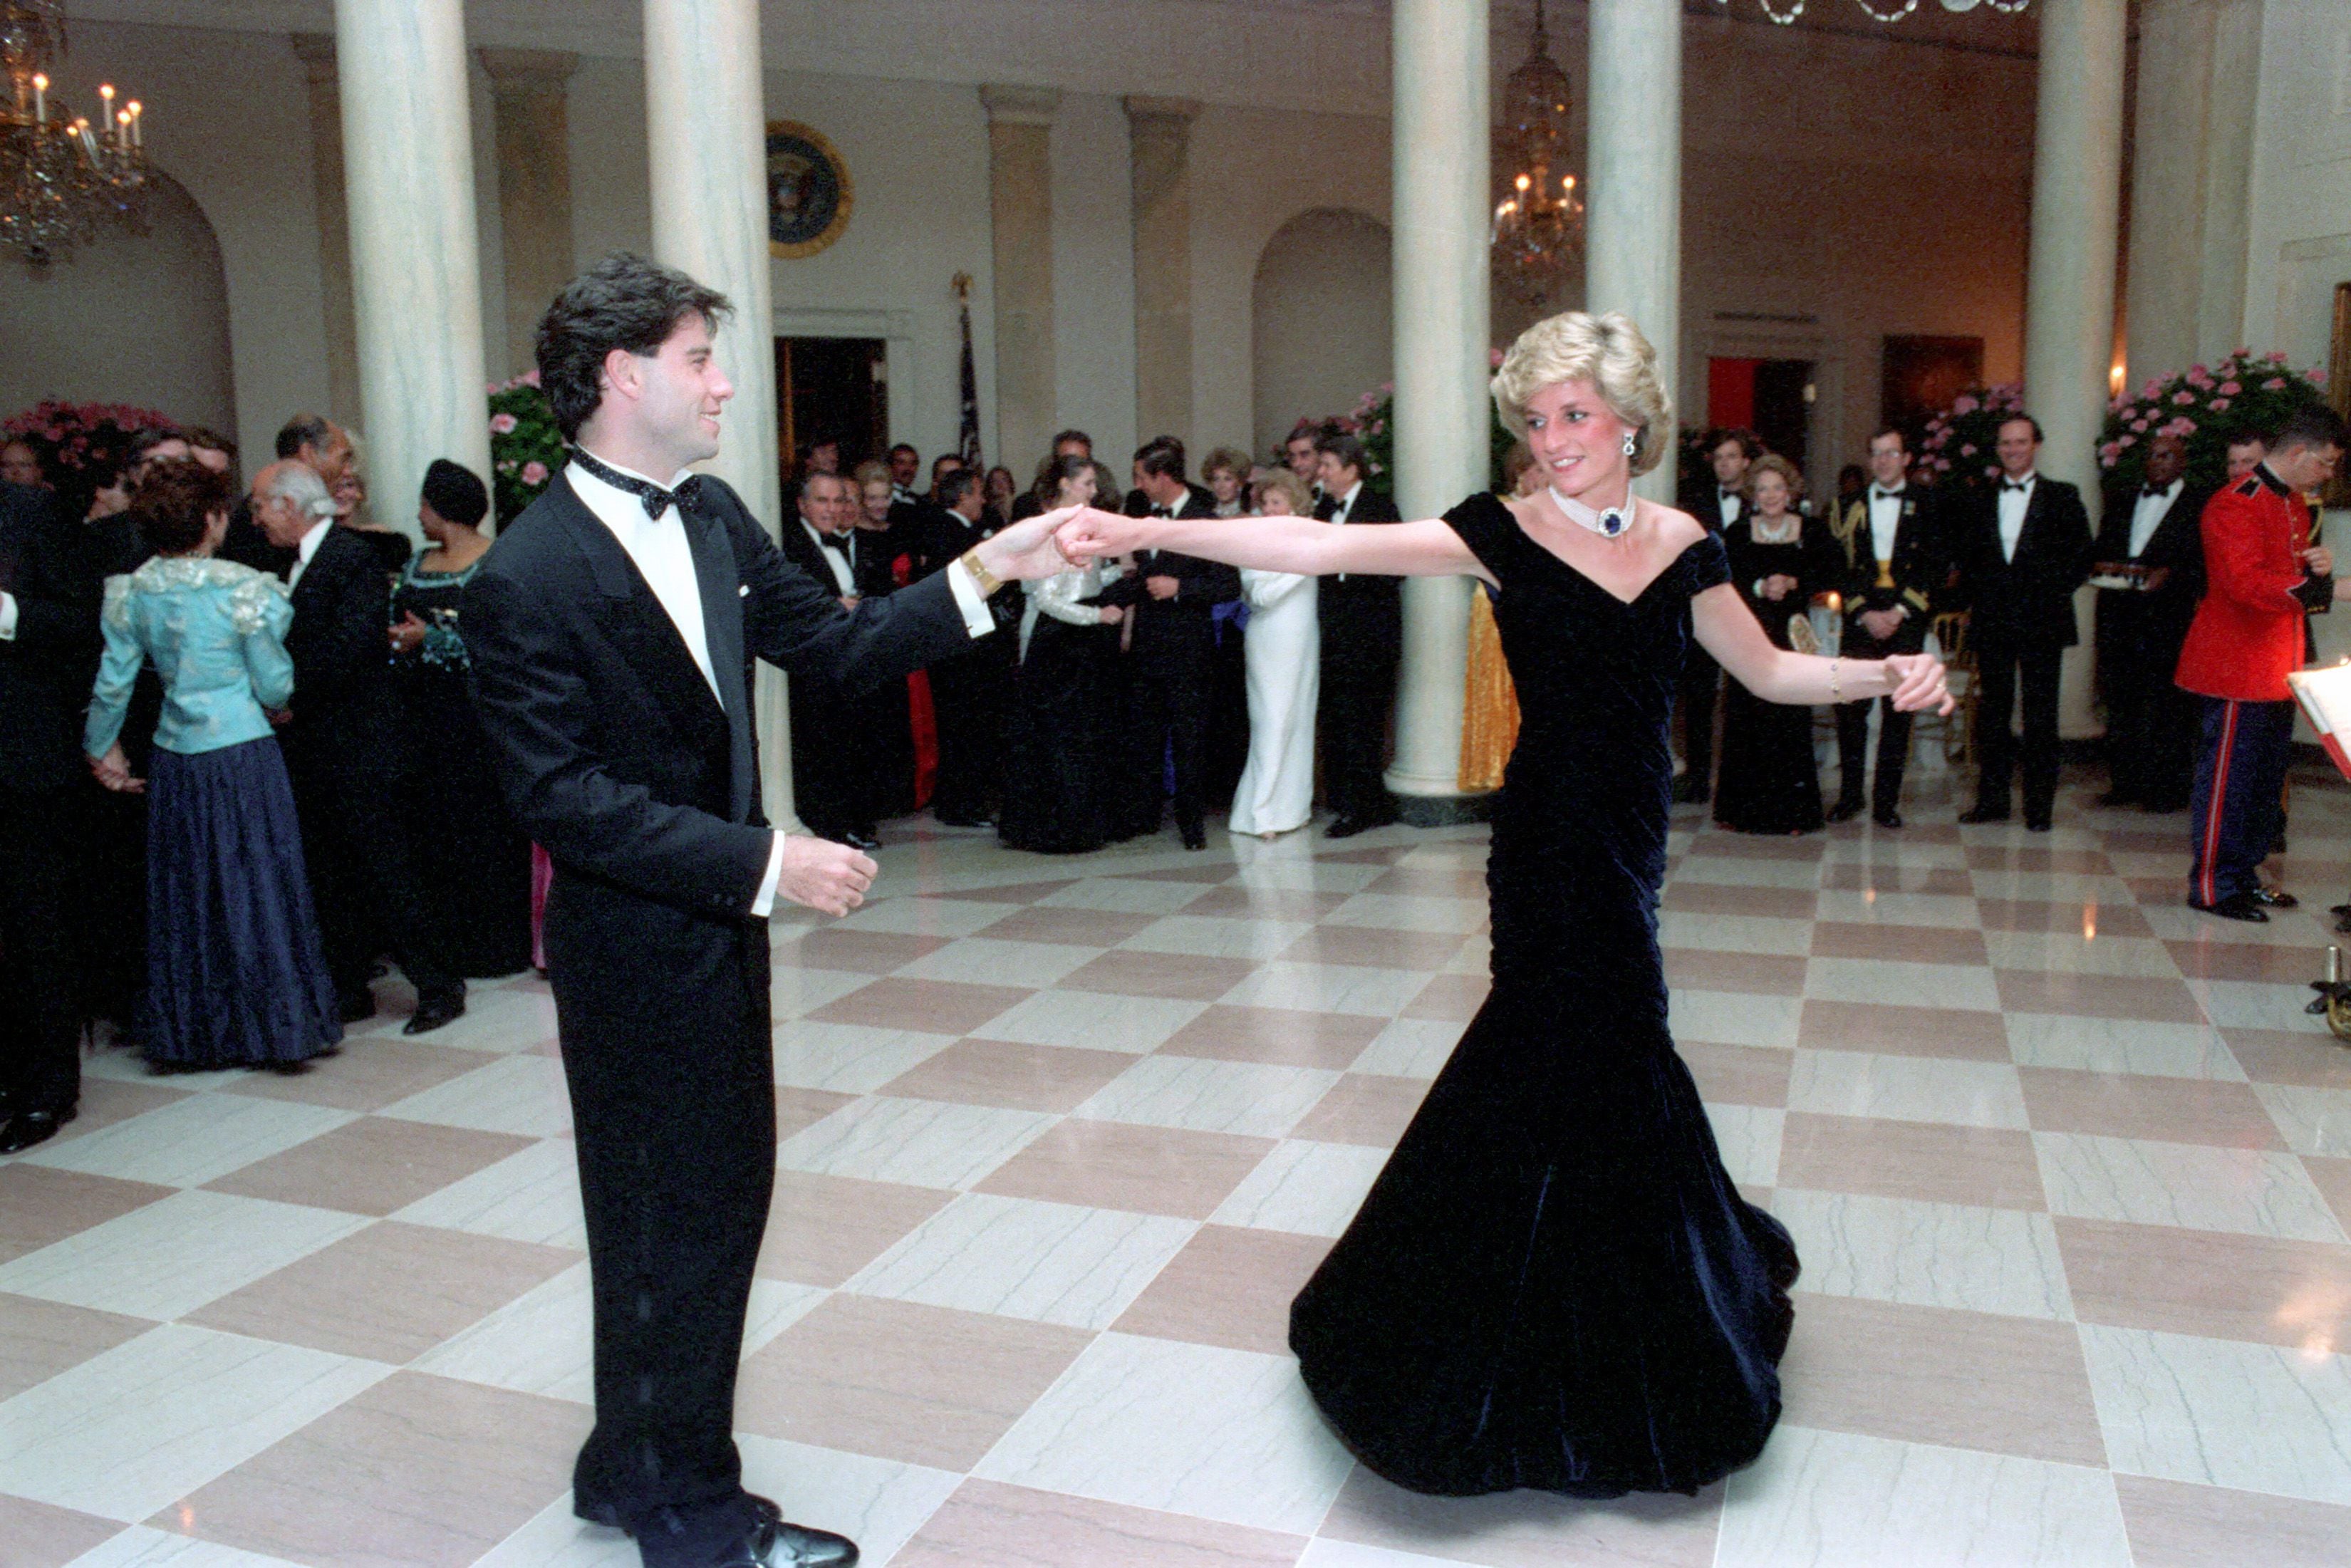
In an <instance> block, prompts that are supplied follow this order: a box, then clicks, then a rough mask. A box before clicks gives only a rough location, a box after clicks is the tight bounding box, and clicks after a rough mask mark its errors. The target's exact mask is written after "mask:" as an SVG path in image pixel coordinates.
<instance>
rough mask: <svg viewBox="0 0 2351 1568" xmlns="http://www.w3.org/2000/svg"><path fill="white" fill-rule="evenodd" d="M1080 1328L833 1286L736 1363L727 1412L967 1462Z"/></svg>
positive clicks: (1029, 1394) (812, 1439)
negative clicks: (732, 1404)
mask: <svg viewBox="0 0 2351 1568" xmlns="http://www.w3.org/2000/svg"><path fill="white" fill-rule="evenodd" d="M1092 1337H1093V1336H1092V1334H1090V1333H1086V1332H1084V1331H1082V1330H1079V1329H1070V1328H1061V1327H1059V1326H1057V1325H1055V1324H1052V1323H1038V1322H1022V1321H1020V1320H1019V1319H1016V1318H1002V1317H995V1316H992V1315H989V1314H987V1313H983V1312H958V1311H956V1310H955V1309H953V1308H949V1307H931V1306H923V1305H920V1304H918V1303H915V1302H912V1301H885V1300H883V1299H881V1298H879V1297H872V1296H848V1295H837V1296H834V1297H832V1298H831V1300H830V1301H826V1302H825V1303H824V1304H823V1305H821V1306H820V1307H818V1308H817V1309H816V1310H815V1311H814V1312H810V1313H809V1314H808V1316H806V1317H804V1318H802V1319H801V1320H800V1321H799V1322H796V1323H794V1324H793V1325H792V1326H791V1327H790V1328H789V1329H786V1330H785V1331H784V1332H783V1333H781V1334H779V1335H778V1336H777V1338H776V1339H775V1340H774V1342H773V1343H770V1344H768V1347H767V1348H766V1349H765V1350H762V1351H760V1352H759V1353H758V1354H756V1355H754V1356H752V1357H750V1358H749V1359H748V1360H747V1361H746V1362H745V1363H744V1364H743V1375H742V1381H741V1383H740V1385H739V1386H738V1388H737V1395H736V1419H737V1422H738V1423H739V1424H740V1425H741V1426H742V1427H743V1428H744V1429H745V1430H747V1431H750V1432H757V1433H759V1434H761V1435H763V1436H766V1437H788V1438H790V1439H791V1440H792V1441H794V1442H799V1443H813V1444H816V1445H818V1446H819V1447H821V1448H845V1449H847V1450H848V1451H849V1452H851V1453H854V1454H871V1455H872V1456H873V1457H875V1458H884V1459H900V1460H904V1461H905V1462H907V1463H910V1464H918V1465H934V1466H937V1467H939V1468H941V1469H952V1470H967V1469H970V1468H971V1467H972V1466H974V1465H976V1464H977V1463H978V1462H979V1460H980V1458H981V1457H982V1456H983V1455H985V1454H986V1453H987V1450H988V1449H989V1448H991V1447H992V1446H994V1444H995V1442H996V1440H997V1439H998V1437H1002V1436H1003V1435H1004V1434H1005V1432H1006V1431H1008V1429H1010V1427H1011V1426H1012V1424H1013V1423H1014V1422H1015V1421H1017V1420H1019V1418H1020V1416H1021V1414H1022V1413H1023V1412H1025V1411H1026V1410H1027V1409H1028V1408H1029V1406H1030V1405H1031V1404H1032V1403H1033V1402H1034V1401H1035V1400H1036V1398H1037V1396H1039V1395H1040V1394H1042V1393H1044V1392H1045V1390H1046V1389H1047V1388H1048V1387H1049V1386H1050V1385H1051V1384H1052V1382H1053V1380H1054V1379H1055V1378H1057V1377H1059V1376H1060V1375H1061V1373H1062V1371H1063V1370H1064V1369H1065V1368H1066V1367H1068V1365H1069V1364H1070V1363H1071V1362H1072V1361H1074V1360H1076V1359H1077V1356H1078V1353H1079V1352H1080V1351H1081V1350H1083V1349H1084V1348H1085V1346H1086V1344H1087V1343H1088V1342H1089V1341H1091V1340H1092Z"/></svg>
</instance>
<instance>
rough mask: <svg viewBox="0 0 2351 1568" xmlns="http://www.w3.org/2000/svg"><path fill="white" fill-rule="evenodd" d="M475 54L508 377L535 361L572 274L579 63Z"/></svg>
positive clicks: (505, 52) (540, 52)
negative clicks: (482, 94) (494, 154)
mask: <svg viewBox="0 0 2351 1568" xmlns="http://www.w3.org/2000/svg"><path fill="white" fill-rule="evenodd" d="M477 52H478V53H479V55H480V57H481V61H482V68H483V69H484V70H485V71H487V72H488V73H489V77H490V100H491V103H492V105H493V107H494V109H495V111H496V118H497V135H496V140H497V150H498V228H499V233H500V235H501V237H502V241H503V248H504V253H505V258H506V279H507V290H506V301H505V303H506V312H505V320H504V322H503V323H502V325H503V326H504V328H505V329H506V350H507V374H508V375H520V374H521V373H522V372H523V371H527V370H528V369H530V368H531V366H532V365H533V364H534V363H536V362H537V361H536V358H535V355H534V351H533V348H532V340H533V339H535V338H536V337H537V335H538V319H539V318H540V317H541V316H543V315H545V314H546V313H547V307H548V304H549V301H550V300H552V299H553V298H555V297H556V295H557V294H558V293H559V292H561V290H562V288H563V286H564V285H565V284H566V283H569V281H570V280H571V275H572V273H573V272H574V271H575V270H576V268H575V267H574V266H573V256H572V252H571V135H570V119H569V90H568V89H569V82H570V80H571V73H572V72H573V71H574V70H576V69H578V68H579V66H580V57H579V56H578V55H575V54H571V53H569V52H567V51H564V50H560V49H482V50H479V51H477Z"/></svg>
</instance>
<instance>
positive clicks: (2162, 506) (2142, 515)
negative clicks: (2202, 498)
mask: <svg viewBox="0 0 2351 1568" xmlns="http://www.w3.org/2000/svg"><path fill="white" fill-rule="evenodd" d="M2187 484H2188V481H2186V480H2185V479H2174V480H2173V481H2172V482H2171V483H2170V484H2168V485H2167V486H2164V487H2163V488H2162V489H2160V490H2158V491H2156V492H2155V493H2154V494H2152V495H2149V494H2148V493H2147V491H2146V490H2144V489H2142V490H2141V491H2139V493H2138V505H2137V506H2136V507H2132V508H2131V532H2130V559H2133V560H2137V559H2138V558H2139V557H2140V556H2141V555H2143V554H2145V553H2146V551H2147V541H2148V540H2149V539H2152V538H2155V530H2156V529H2158V528H2161V527H2163V519H2164V518H2166V517H2169V516H2170V515H2171V503H2172V502H2174V501H2177V500H2178V499H2179V492H2180V491H2181V490H2182V489H2184V488H2186V486H2187Z"/></svg>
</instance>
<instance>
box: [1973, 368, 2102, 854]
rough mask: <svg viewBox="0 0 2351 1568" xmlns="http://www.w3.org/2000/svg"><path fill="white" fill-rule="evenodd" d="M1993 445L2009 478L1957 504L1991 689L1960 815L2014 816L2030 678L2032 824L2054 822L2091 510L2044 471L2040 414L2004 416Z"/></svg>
mask: <svg viewBox="0 0 2351 1568" xmlns="http://www.w3.org/2000/svg"><path fill="white" fill-rule="evenodd" d="M1993 450H1994V452H1995V453H1996V454H1997V455H1999V458H2000V470H2001V473H2000V478H1999V479H1998V481H1996V482H1995V483H1993V484H1992V485H1991V486H1986V487H1985V488H1983V489H1981V490H1979V491H1977V492H1976V493H1974V494H1973V495H1970V496H1969V497H1967V498H1966V499H1965V500H1964V501H1961V502H1958V503H1955V504H1954V506H1953V508H1952V510H1951V512H1950V513H1949V517H1948V519H1947V524H1946V526H1947V527H1948V528H1949V531H1950V537H1951V559H1952V564H1953V565H1954V566H1955V567H1957V568H1958V570H1959V580H1958V597H1959V602H1960V603H1961V604H1963V605H1964V606H1966V608H1967V609H1968V612H1969V614H1968V643H1969V645H1970V647H1971V648H1973V649H1974V650H1975V655H1976V680H1977V683H1978V685H1979V689H1980V690H1981V691H1982V693H1983V700H1982V702H1981V704H1980V706H1978V707H1977V709H1976V748H1977V754H1978V755H1979V756H1980V758H1982V759H1983V765H1982V768H1981V770H1980V773H1979V775H1978V778H1977V781H1976V803H1975V807H1974V809H1973V810H1970V811H1968V812H1966V813H1965V814H1963V815H1962V816H1961V817H1960V818H1959V821H1963V822H2004V821H2007V820H2008V802H2009V789H2010V786H2011V780H2012V778H2013V776H2014V774H2015V773H2016V771H2017V764H2018V762H2019V760H2020V747H2018V745H2017V741H2016V737H2015V734H2014V732H2013V731H2011V729H2010V728H2009V714H2010V712H2011V709H2012V708H2013V707H2014V706H2015V703H2016V699H2017V695H2018V692H2019V689H2020V688H2022V693H2023V697H2024V743H2023V746H2022V748H2021V759H2022V763H2023V773H2024V825H2025V827H2026V828H2028V829H2030V830H2031V831H2034V832H2047V831H2049V826H2050V815H2051V812H2052V810H2053V808H2054V806H2055V804H2056V800H2057V677H2058V672H2059V668H2060V666H2061V664H2063V662H2064V653H2065V650H2066V649H2068V648H2070V647H2072V646H2074V644H2075V643H2078V642H2080V641H2081V632H2080V630H2079V628H2078V627H2077V626H2076V624H2075V622H2074V590H2076V589H2078V588H2080V587H2081V586H2082V584H2083V582H2084V581H2085V580H2086V579H2087V578H2088V577H2089V575H2090V556H2091V543H2092V541H2091V538H2090V515H2089V513H2088V512H2087V511H2086V510H2085V508H2084V507H2083V506H2082V493H2081V492H2080V491H2079V490H2077V489H2075V488H2074V486H2071V485H2068V484H2066V483H2065V482H2064V480H2062V479H2051V478H2048V477H2046V476H2043V475H2042V474H2041V473H2040V472H2039V464H2040V457H2041V425H2040V423H2039V422H2038V421H2036V420H2034V419H2032V417H2031V416H2030V415H2027V414H2018V415H2016V416H2015V417H2014V418H2012V419H2008V420H2004V421H2002V422H2001V427H2000V436H1999V440H1998V442H1997V443H1996V444H1995V445H1994V447H1993Z"/></svg>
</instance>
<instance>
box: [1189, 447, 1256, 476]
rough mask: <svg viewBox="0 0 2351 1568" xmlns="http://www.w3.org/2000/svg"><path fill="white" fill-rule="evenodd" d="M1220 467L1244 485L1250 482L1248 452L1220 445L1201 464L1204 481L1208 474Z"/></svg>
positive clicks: (1201, 474)
mask: <svg viewBox="0 0 2351 1568" xmlns="http://www.w3.org/2000/svg"><path fill="white" fill-rule="evenodd" d="M1219 468H1221V469H1223V470H1224V471H1225V472H1226V473H1228V474H1229V475H1231V476H1233V477H1234V478H1236V479H1238V480H1239V481H1240V482H1241V483H1242V485H1244V486H1247V485H1248V484H1249V454H1248V453H1246V452H1238V451H1235V450H1234V449H1233V448H1232V447H1229V446H1219V447H1217V449H1216V450H1215V451H1214V452H1211V453H1209V454H1208V455H1207V458H1206V459H1204V460H1203V461H1202V462H1201V464H1200V478H1201V480H1202V482H1203V483H1206V482H1207V477H1208V476H1209V475H1211V474H1214V473H1215V472H1216V471H1217V469H1219Z"/></svg>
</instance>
